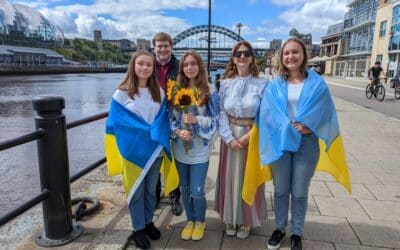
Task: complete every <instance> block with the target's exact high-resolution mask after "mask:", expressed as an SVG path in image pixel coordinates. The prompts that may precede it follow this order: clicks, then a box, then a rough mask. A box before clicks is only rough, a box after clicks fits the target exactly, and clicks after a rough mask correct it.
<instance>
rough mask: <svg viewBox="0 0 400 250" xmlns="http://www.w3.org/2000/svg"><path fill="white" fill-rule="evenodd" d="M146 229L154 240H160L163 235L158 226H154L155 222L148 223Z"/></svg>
mask: <svg viewBox="0 0 400 250" xmlns="http://www.w3.org/2000/svg"><path fill="white" fill-rule="evenodd" d="M144 230H145V231H146V234H147V235H148V236H149V238H150V239H152V240H158V239H159V238H160V237H161V233H160V230H158V228H156V227H155V226H154V223H153V222H151V223H149V224H146V227H145V229H144Z"/></svg>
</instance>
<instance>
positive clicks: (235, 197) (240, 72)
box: [215, 41, 267, 239]
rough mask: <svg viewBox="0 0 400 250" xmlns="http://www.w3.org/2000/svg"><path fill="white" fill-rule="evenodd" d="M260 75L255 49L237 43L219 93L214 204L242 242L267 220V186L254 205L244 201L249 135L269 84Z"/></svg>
mask: <svg viewBox="0 0 400 250" xmlns="http://www.w3.org/2000/svg"><path fill="white" fill-rule="evenodd" d="M258 75H259V71H258V69H257V66H256V64H255V53H254V50H253V47H252V46H251V45H250V43H248V42H246V41H240V42H238V43H237V44H236V45H235V46H234V47H233V49H232V54H231V58H230V59H229V62H228V65H227V67H226V71H225V75H224V80H221V87H220V90H219V96H220V116H219V135H220V136H221V139H222V141H221V150H220V161H219V170H218V178H217V183H216V191H215V192H216V198H215V201H216V211H217V212H218V213H219V215H220V217H221V219H222V220H223V222H224V223H225V226H226V230H225V233H226V235H228V236H235V235H236V237H237V238H242V239H243V238H247V237H248V236H249V233H250V229H251V228H252V227H255V226H261V225H262V223H263V221H264V219H265V217H266V201H265V195H264V186H260V187H259V188H258V191H257V194H256V198H255V199H256V202H254V203H253V205H251V206H250V205H248V204H247V203H245V202H244V201H243V200H242V188H243V176H244V171H245V166H246V160H247V158H246V156H247V148H248V141H249V135H250V134H249V133H250V129H251V127H252V124H253V122H254V117H255V116H256V113H257V111H258V108H259V105H260V99H261V96H262V92H263V90H264V87H265V86H266V83H267V82H266V79H265V78H259V77H258Z"/></svg>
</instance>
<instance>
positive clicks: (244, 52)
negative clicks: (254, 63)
mask: <svg viewBox="0 0 400 250" xmlns="http://www.w3.org/2000/svg"><path fill="white" fill-rule="evenodd" d="M242 55H244V57H250V56H252V55H253V53H251V51H250V50H242V51H240V50H236V51H235V52H234V53H233V56H234V57H237V58H240V57H242Z"/></svg>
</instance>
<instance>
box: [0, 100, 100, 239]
mask: <svg viewBox="0 0 400 250" xmlns="http://www.w3.org/2000/svg"><path fill="white" fill-rule="evenodd" d="M32 104H33V109H34V110H36V112H37V115H36V117H35V125H36V131H35V132H33V133H29V134H26V135H23V136H20V137H17V138H14V139H11V140H7V141H4V142H0V151H2V150H5V149H9V148H12V147H16V146H19V145H22V144H25V143H28V142H31V141H34V140H37V150H38V160H39V173H40V186H41V193H40V194H39V195H36V196H35V197H33V198H32V199H30V200H29V201H27V202H25V203H23V204H21V205H19V206H18V207H16V208H15V209H13V210H12V211H10V212H8V213H7V214H5V215H4V216H2V217H0V227H1V226H3V225H5V224H6V223H7V222H9V221H10V220H12V219H14V218H16V217H17V216H19V215H21V214H22V213H24V212H25V211H27V210H28V209H30V208H32V207H34V206H35V205H37V204H39V203H40V202H42V210H43V224H44V230H43V231H42V232H40V233H39V234H38V235H37V236H36V237H35V242H36V244H38V245H40V246H46V247H51V246H60V245H64V244H67V243H69V242H71V241H73V240H75V239H76V238H78V237H79V236H80V235H81V234H82V232H83V230H84V228H83V226H82V225H81V224H80V223H79V222H77V221H75V220H73V218H72V207H71V193H70V183H72V182H74V181H76V180H77V179H79V178H80V177H82V176H83V175H85V174H87V173H89V172H90V171H92V170H93V169H95V168H97V167H98V166H100V165H101V164H103V163H105V161H106V159H105V158H102V159H100V160H98V161H96V162H94V163H93V164H91V165H90V166H88V167H86V168H84V169H83V170H81V171H80V172H78V173H77V174H75V175H73V176H72V177H71V178H70V176H69V161H68V146H67V132H66V131H67V129H70V128H74V127H78V126H81V125H84V124H87V123H90V122H93V121H97V120H100V119H103V118H105V117H107V116H108V112H105V113H102V114H98V115H94V116H90V117H87V118H84V119H81V120H77V121H74V122H71V123H68V124H66V120H65V115H64V114H63V113H62V110H63V109H64V108H65V101H64V98H63V97H59V96H41V97H38V98H35V99H34V100H33V101H32Z"/></svg>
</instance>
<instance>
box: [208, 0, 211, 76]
mask: <svg viewBox="0 0 400 250" xmlns="http://www.w3.org/2000/svg"><path fill="white" fill-rule="evenodd" d="M207 54H208V55H207V56H208V60H207V73H208V76H210V61H211V0H208V39H207Z"/></svg>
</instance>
